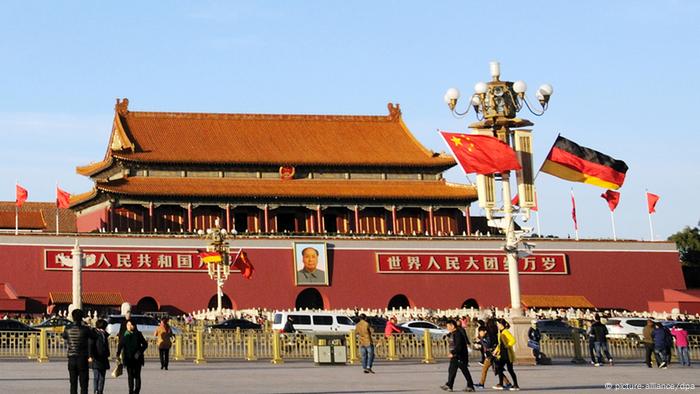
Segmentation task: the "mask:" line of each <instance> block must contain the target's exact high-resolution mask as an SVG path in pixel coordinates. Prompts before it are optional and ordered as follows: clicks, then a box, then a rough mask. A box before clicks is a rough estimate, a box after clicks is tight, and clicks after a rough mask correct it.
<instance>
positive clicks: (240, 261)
mask: <svg viewBox="0 0 700 394" xmlns="http://www.w3.org/2000/svg"><path fill="white" fill-rule="evenodd" d="M233 266H234V267H235V268H238V269H239V270H241V275H243V277H244V278H246V279H250V278H251V277H253V271H255V268H254V267H253V263H251V262H250V260H248V254H247V253H246V252H244V251H242V250H241V253H240V254H239V255H238V258H237V259H236V261H234V262H233Z"/></svg>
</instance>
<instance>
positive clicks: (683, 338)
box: [671, 324, 690, 367]
mask: <svg viewBox="0 0 700 394" xmlns="http://www.w3.org/2000/svg"><path fill="white" fill-rule="evenodd" d="M671 335H673V338H675V340H676V352H677V353H678V361H679V362H680V363H681V365H683V366H686V367H689V366H690V353H689V352H688V331H686V330H684V329H683V328H682V327H681V326H679V325H678V324H676V325H674V326H673V328H672V329H671Z"/></svg>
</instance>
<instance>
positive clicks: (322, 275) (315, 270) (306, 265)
mask: <svg viewBox="0 0 700 394" xmlns="http://www.w3.org/2000/svg"><path fill="white" fill-rule="evenodd" d="M294 271H295V283H294V284H295V285H297V286H307V285H311V286H314V285H316V286H327V285H328V256H327V254H326V244H325V243H324V242H295V243H294Z"/></svg>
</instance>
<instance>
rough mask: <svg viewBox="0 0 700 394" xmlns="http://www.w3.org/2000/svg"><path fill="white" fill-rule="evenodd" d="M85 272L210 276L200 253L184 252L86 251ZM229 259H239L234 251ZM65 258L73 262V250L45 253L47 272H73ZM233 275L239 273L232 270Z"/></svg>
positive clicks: (53, 250) (56, 250) (193, 251)
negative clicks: (164, 273) (176, 273)
mask: <svg viewBox="0 0 700 394" xmlns="http://www.w3.org/2000/svg"><path fill="white" fill-rule="evenodd" d="M83 256H84V258H85V267H83V270H84V271H138V272H207V264H206V263H205V262H203V261H202V259H201V258H200V256H199V252H198V251H197V250H193V249H189V250H188V249H183V250H172V249H169V250H132V249H89V248H88V249H84V250H83ZM229 256H234V257H235V256H236V251H234V250H231V254H230V255H229ZM61 257H64V258H67V259H70V258H71V250H70V249H45V250H44V269H45V270H47V271H52V270H70V269H71V267H70V266H68V265H66V264H65V263H64V262H63V260H62V259H61ZM231 271H234V272H235V271H238V270H236V269H234V268H233V266H232V268H231Z"/></svg>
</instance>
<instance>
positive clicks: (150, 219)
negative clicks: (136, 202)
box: [148, 202, 153, 232]
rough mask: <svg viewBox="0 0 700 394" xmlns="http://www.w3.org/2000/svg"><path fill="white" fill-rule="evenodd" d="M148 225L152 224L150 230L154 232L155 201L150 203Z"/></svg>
mask: <svg viewBox="0 0 700 394" xmlns="http://www.w3.org/2000/svg"><path fill="white" fill-rule="evenodd" d="M148 225H149V226H150V228H149V230H150V231H151V232H153V202H150V203H149V204H148Z"/></svg>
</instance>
